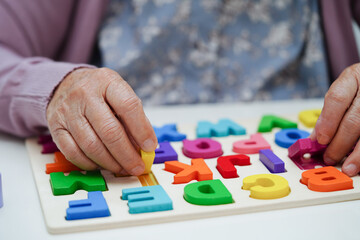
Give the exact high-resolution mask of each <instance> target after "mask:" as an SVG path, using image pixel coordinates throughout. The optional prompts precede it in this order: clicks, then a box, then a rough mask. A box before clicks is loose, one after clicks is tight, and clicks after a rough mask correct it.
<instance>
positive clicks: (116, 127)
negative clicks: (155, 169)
mask: <svg viewBox="0 0 360 240" xmlns="http://www.w3.org/2000/svg"><path fill="white" fill-rule="evenodd" d="M85 115H86V117H87V119H88V120H89V122H90V123H91V125H92V126H93V128H94V130H95V132H96V134H97V135H98V136H99V138H100V139H101V140H102V142H103V143H104V144H105V146H106V148H107V149H108V150H109V152H110V153H111V155H112V156H113V158H114V159H115V160H116V161H117V162H118V163H119V164H120V165H121V166H122V167H123V168H124V169H125V171H127V172H128V173H130V174H132V175H140V174H142V173H143V172H144V170H145V165H144V163H143V161H142V159H141V157H140V154H139V153H138V152H137V151H136V149H135V147H134V146H133V145H132V143H131V141H130V140H129V137H128V136H127V134H126V131H125V129H124V127H123V126H122V125H121V124H120V121H119V120H118V119H117V118H116V117H115V115H114V114H113V112H112V111H111V109H110V107H109V106H108V105H107V104H106V103H105V102H101V101H96V102H95V103H94V104H93V107H91V108H86V110H85Z"/></svg>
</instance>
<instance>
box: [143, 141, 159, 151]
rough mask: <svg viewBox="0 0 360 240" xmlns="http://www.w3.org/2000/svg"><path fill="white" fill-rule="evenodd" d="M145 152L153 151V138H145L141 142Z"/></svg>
mask: <svg viewBox="0 0 360 240" xmlns="http://www.w3.org/2000/svg"><path fill="white" fill-rule="evenodd" d="M142 148H143V149H142V150H144V151H145V152H151V151H153V150H154V149H155V148H156V146H155V143H154V141H153V140H151V139H146V140H145V142H144V143H143V147H142Z"/></svg>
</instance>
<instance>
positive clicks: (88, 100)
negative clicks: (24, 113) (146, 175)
mask: <svg viewBox="0 0 360 240" xmlns="http://www.w3.org/2000/svg"><path fill="white" fill-rule="evenodd" d="M47 120H48V125H49V130H50V133H51V135H52V137H53V140H54V142H55V143H56V145H57V146H58V148H59V149H60V151H61V152H62V153H63V154H64V155H65V157H66V158H67V159H68V160H69V161H71V162H72V163H74V164H75V165H77V166H78V167H80V168H82V169H85V170H94V169H96V168H98V166H101V167H102V168H104V169H107V170H110V171H112V172H114V173H120V174H123V175H126V174H128V173H129V174H132V175H140V174H142V173H143V172H144V169H145V168H144V163H143V162H142V160H141V157H140V155H139V152H138V149H137V148H139V147H140V148H141V149H142V150H144V151H146V152H151V151H154V150H155V149H156V146H157V139H156V136H155V133H154V130H153V128H152V126H151V124H150V122H149V120H148V119H147V117H146V115H145V113H144V111H143V107H142V104H141V101H140V99H139V98H138V97H137V96H136V94H135V93H134V91H133V90H132V89H131V87H130V86H129V85H128V84H127V83H126V82H125V81H124V80H123V79H122V78H121V77H120V76H119V75H118V74H117V73H116V72H114V71H112V70H110V69H107V68H100V69H88V68H81V69H77V70H75V71H73V72H72V73H70V74H69V75H68V76H66V78H65V79H64V80H63V81H62V82H61V83H60V85H59V86H58V88H57V89H56V91H55V93H54V95H53V97H52V99H51V101H50V103H49V105H48V108H47Z"/></svg>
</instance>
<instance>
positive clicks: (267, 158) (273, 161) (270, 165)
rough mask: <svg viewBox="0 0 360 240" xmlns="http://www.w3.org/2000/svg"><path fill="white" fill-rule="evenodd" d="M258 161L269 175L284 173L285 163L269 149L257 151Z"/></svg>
mask: <svg viewBox="0 0 360 240" xmlns="http://www.w3.org/2000/svg"><path fill="white" fill-rule="evenodd" d="M259 157H260V161H261V162H262V163H263V164H264V166H265V167H266V168H267V169H268V170H269V171H270V172H271V173H282V172H285V163H284V161H283V160H281V159H280V158H279V157H278V156H276V155H275V153H274V152H273V151H271V150H270V149H262V150H260V151H259Z"/></svg>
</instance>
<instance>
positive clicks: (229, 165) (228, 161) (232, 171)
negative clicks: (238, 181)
mask: <svg viewBox="0 0 360 240" xmlns="http://www.w3.org/2000/svg"><path fill="white" fill-rule="evenodd" d="M250 164H251V163H250V157H249V156H246V155H244V154H237V155H230V156H223V157H219V158H218V159H217V165H216V169H217V170H218V171H219V173H220V174H221V176H222V177H223V178H237V177H239V175H238V174H237V172H236V168H235V167H234V165H237V166H247V165H250Z"/></svg>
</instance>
